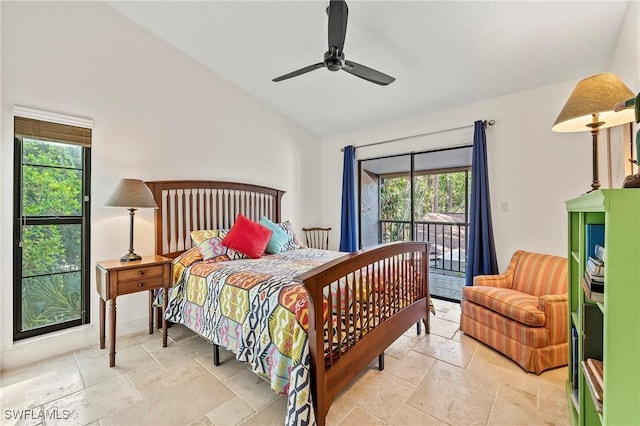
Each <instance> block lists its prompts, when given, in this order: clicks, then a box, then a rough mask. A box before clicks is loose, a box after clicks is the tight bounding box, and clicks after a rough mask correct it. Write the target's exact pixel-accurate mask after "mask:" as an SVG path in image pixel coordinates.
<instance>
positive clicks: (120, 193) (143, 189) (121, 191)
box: [104, 179, 158, 262]
mask: <svg viewBox="0 0 640 426" xmlns="http://www.w3.org/2000/svg"><path fill="white" fill-rule="evenodd" d="M104 206H105V207H125V208H127V209H128V210H129V217H130V229H129V252H128V253H127V254H125V255H124V256H122V257H121V258H120V260H121V261H122V262H129V261H132V260H140V259H142V257H141V256H140V255H138V254H136V253H135V252H134V251H133V218H134V216H135V214H136V210H137V209H140V208H153V209H157V208H158V205H157V204H156V202H155V200H154V199H153V194H152V193H151V190H150V189H149V187H148V186H147V185H146V184H145V183H144V182H143V181H141V180H139V179H121V180H120V182H118V185H116V187H115V189H114V190H113V193H112V194H111V196H110V197H109V198H108V199H107V201H106V202H105V203H104Z"/></svg>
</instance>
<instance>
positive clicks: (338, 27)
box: [273, 0, 395, 86]
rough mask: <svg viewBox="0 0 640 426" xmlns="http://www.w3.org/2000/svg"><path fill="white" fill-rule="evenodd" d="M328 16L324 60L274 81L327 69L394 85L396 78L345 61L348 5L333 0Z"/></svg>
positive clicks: (341, 0)
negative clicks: (344, 49)
mask: <svg viewBox="0 0 640 426" xmlns="http://www.w3.org/2000/svg"><path fill="white" fill-rule="evenodd" d="M327 14H328V15H329V34H328V36H329V37H328V38H329V50H328V51H327V52H325V54H324V60H323V61H322V62H319V63H317V64H313V65H309V66H307V67H304V68H301V69H299V70H296V71H293V72H290V73H288V74H284V75H281V76H280V77H276V78H274V79H273V81H274V82H278V81H282V80H287V79H289V78H292V77H297V76H299V75H302V74H305V73H308V72H310V71H313V70H317V69H318V68H327V69H328V70H329V71H340V70H342V71H346V72H348V73H349V74H351V75H355V76H356V77H360V78H362V79H363V80H367V81H370V82H371V83H375V84H379V85H381V86H386V85H388V84H391V83H393V82H394V81H395V78H394V77H391V76H390V75H387V74H385V73H382V72H380V71H377V70H374V69H373V68H369V67H366V66H364V65H360V64H358V63H356V62H353V61H347V60H346V59H345V56H344V52H343V51H342V48H343V47H344V39H345V36H346V34H347V17H348V15H349V8H348V7H347V3H346V2H345V1H344V0H331V1H330V3H329V7H328V8H327Z"/></svg>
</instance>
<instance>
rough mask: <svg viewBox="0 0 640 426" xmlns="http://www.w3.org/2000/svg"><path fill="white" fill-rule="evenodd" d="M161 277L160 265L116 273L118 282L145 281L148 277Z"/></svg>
mask: <svg viewBox="0 0 640 426" xmlns="http://www.w3.org/2000/svg"><path fill="white" fill-rule="evenodd" d="M158 276H160V277H161V276H162V265H156V266H148V267H143V268H132V269H123V270H121V271H118V281H128V280H136V279H143V278H144V279H147V278H150V277H158Z"/></svg>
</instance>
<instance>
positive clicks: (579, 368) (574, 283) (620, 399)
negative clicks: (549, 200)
mask: <svg viewBox="0 0 640 426" xmlns="http://www.w3.org/2000/svg"><path fill="white" fill-rule="evenodd" d="M566 204H567V212H568V231H569V253H568V259H569V377H568V380H567V398H568V401H569V410H570V415H571V422H572V424H573V425H596V426H598V425H601V424H602V425H611V426H617V425H640V189H635V188H628V189H603V190H598V191H593V192H590V193H587V194H585V195H582V196H580V197H578V198H575V199H573V200H569V201H567V203H566ZM594 224H595V225H598V224H599V225H604V246H605V258H604V264H605V275H604V289H605V290H604V302H593V301H591V300H590V299H589V298H588V295H587V294H585V290H584V289H583V285H582V281H581V280H582V278H583V276H584V273H585V268H586V260H587V257H588V256H587V251H588V250H589V247H587V239H588V238H587V233H588V230H589V225H594ZM572 335H574V336H575V337H574V338H573V339H572ZM587 358H594V359H599V360H601V361H602V362H603V367H604V381H603V386H602V390H603V392H602V394H603V396H602V404H601V408H600V409H598V408H596V407H597V405H598V404H597V403H596V402H594V398H592V394H591V391H590V387H589V385H588V380H589V377H587V375H588V372H585V368H584V366H583V364H582V361H585V360H586V359H587ZM599 411H601V412H599Z"/></svg>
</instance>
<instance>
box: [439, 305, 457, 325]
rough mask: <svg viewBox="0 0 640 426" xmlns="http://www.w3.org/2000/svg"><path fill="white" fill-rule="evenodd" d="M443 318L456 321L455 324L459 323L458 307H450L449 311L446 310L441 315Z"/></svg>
mask: <svg viewBox="0 0 640 426" xmlns="http://www.w3.org/2000/svg"><path fill="white" fill-rule="evenodd" d="M442 319H443V320H447V321H451V322H454V323H456V325H459V324H460V309H459V308H458V309H456V308H451V309H449V312H447V313H446V314H445V315H444V316H443V317H442Z"/></svg>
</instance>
